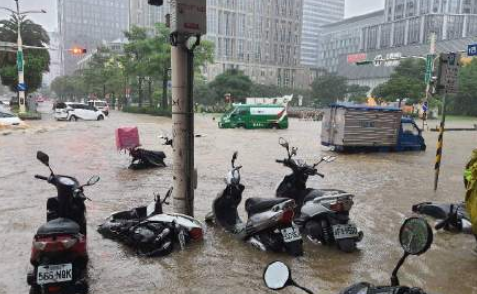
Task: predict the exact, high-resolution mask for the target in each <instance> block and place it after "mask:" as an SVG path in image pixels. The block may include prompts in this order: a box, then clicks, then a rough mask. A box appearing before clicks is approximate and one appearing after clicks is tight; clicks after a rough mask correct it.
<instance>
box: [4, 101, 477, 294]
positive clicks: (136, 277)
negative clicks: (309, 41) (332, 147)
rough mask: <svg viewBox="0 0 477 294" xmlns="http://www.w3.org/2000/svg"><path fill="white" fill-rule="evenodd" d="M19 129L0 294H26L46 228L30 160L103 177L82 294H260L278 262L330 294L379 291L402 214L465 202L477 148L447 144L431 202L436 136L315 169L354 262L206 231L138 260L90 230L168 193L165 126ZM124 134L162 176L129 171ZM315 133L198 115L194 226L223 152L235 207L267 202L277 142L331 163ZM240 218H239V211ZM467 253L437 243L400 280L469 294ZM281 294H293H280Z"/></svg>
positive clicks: (222, 167) (450, 139) (311, 126)
mask: <svg viewBox="0 0 477 294" xmlns="http://www.w3.org/2000/svg"><path fill="white" fill-rule="evenodd" d="M46 109H47V108H46ZM471 123H473V122H463V123H461V124H463V125H468V126H470V125H471ZM29 124H30V128H29V129H27V130H19V131H12V132H11V134H9V135H6V136H0V201H1V202H0V215H1V218H0V234H1V236H2V238H1V242H0V261H1V263H0V264H1V265H0V294H6V293H8V294H11V293H27V292H28V287H27V284H26V273H27V269H28V263H29V261H28V260H29V254H30V246H31V238H32V237H33V234H34V232H35V230H36V229H37V228H38V226H39V225H41V224H42V222H44V221H45V218H46V216H45V206H46V200H47V198H48V197H50V196H52V195H54V193H55V189H54V187H53V186H50V185H48V184H46V183H45V182H42V181H38V180H35V179H34V178H33V176H34V175H35V174H43V175H47V174H48V170H47V169H46V168H45V167H44V166H42V165H41V164H40V163H39V162H38V161H37V160H36V151H37V150H43V151H45V152H47V153H48V154H49V155H50V163H51V165H52V167H53V169H54V171H56V172H57V173H62V174H67V175H72V176H75V177H77V178H78V179H79V180H80V181H83V182H84V181H86V180H87V179H88V178H89V177H90V176H92V175H94V174H97V175H99V176H101V181H100V182H99V183H98V184H97V185H96V186H94V187H90V188H87V189H86V191H85V193H86V195H87V196H89V197H90V198H92V199H93V201H92V202H88V203H87V207H88V216H87V218H88V229H89V236H88V237H89V240H88V242H89V244H88V251H89V255H90V264H89V277H90V287H91V289H90V293H98V294H102V293H141V294H152V293H269V292H267V290H265V287H264V285H263V282H262V273H263V268H264V267H265V266H266V264H267V263H269V262H271V261H273V260H277V259H280V260H283V261H285V262H287V263H288V264H289V265H290V266H291V268H292V270H293V276H294V279H295V280H296V281H297V282H299V283H301V284H302V285H303V286H306V287H309V288H311V289H312V290H313V291H316V293H324V294H327V293H330V294H331V293H337V292H339V290H341V289H343V288H344V287H345V286H348V285H350V284H351V283H355V282H359V281H369V282H371V283H376V284H389V277H390V273H391V271H392V270H393V268H394V266H395V264H396V263H397V261H398V259H399V257H400V255H401V253H402V249H401V247H400V246H399V242H398V232H399V227H400V225H401V223H402V221H403V220H404V219H405V218H406V217H407V216H410V215H412V213H411V206H412V205H413V204H414V203H417V202H422V201H427V200H429V201H460V200H461V199H463V195H464V188H463V184H462V176H461V175H462V170H463V167H464V165H465V163H466V160H467V158H468V156H469V155H470V152H471V150H472V149H473V148H475V147H477V146H476V145H477V144H476V143H477V132H450V133H447V134H446V135H445V151H444V162H443V166H442V173H441V181H440V188H439V190H438V192H437V193H434V192H433V176H434V173H433V166H434V157H435V147H434V146H435V142H436V139H437V134H436V133H430V132H427V133H426V134H425V136H426V139H427V144H428V151H427V152H411V153H381V154H353V155H340V156H339V158H338V160H336V161H335V162H333V163H331V164H328V165H323V166H322V168H321V171H322V172H323V173H325V174H326V178H325V179H323V180H322V179H314V178H313V179H310V181H309V186H311V187H328V188H340V189H344V190H347V191H350V192H352V193H354V194H355V195H356V198H355V202H356V204H355V206H354V208H353V210H352V213H351V214H352V219H353V220H354V221H355V222H356V223H357V224H358V225H359V226H360V227H361V229H362V230H363V231H364V233H365V238H364V240H363V241H362V242H361V243H360V245H359V247H360V251H359V252H356V253H354V254H344V253H341V252H339V251H337V250H336V249H335V248H325V247H322V246H315V245H312V244H310V243H308V242H305V255H304V256H303V257H301V258H291V257H288V256H286V255H280V254H272V253H263V252H260V251H258V250H257V249H255V248H253V247H251V246H249V245H247V244H243V243H241V242H240V241H237V240H235V239H234V238H233V237H232V236H230V235H227V234H226V233H224V232H223V231H222V230H221V229H218V228H214V227H208V230H207V233H206V239H205V241H204V243H203V244H196V245H192V246H190V247H187V249H186V250H184V251H182V252H177V251H176V252H174V253H173V254H172V255H170V256H168V257H164V258H155V259H147V258H138V257H136V256H135V254H134V252H132V251H131V250H128V249H127V248H125V247H124V246H122V245H119V244H118V243H116V242H114V241H111V240H107V239H103V238H102V236H101V235H99V234H98V233H97V232H96V227H97V225H99V224H100V223H101V222H102V221H103V219H104V218H105V217H107V216H108V215H109V214H110V213H111V212H113V211H117V210H124V209H129V208H132V207H134V206H137V205H141V204H144V203H148V202H149V201H150V200H151V199H152V198H153V193H154V192H160V193H161V194H164V193H165V192H166V190H167V189H168V188H169V186H170V185H171V182H172V178H171V173H172V169H171V167H170V166H171V164H172V162H171V160H172V150H171V149H170V147H164V146H161V145H160V143H161V142H160V140H159V139H158V138H157V136H158V135H160V134H162V133H170V132H171V120H170V119H168V118H157V117H151V116H145V115H133V114H124V113H119V112H112V114H111V115H110V117H109V118H108V119H107V120H105V121H100V122H96V121H95V122H77V123H69V122H56V121H54V120H52V119H51V118H50V117H48V116H45V118H44V120H42V121H36V122H30V123H29ZM434 124H435V123H434ZM434 124H432V126H434ZM132 125H136V126H138V127H139V130H140V136H141V141H142V144H143V146H144V147H145V148H150V149H158V150H164V151H165V152H166V154H167V156H168V158H167V159H166V162H167V163H168V165H169V167H167V168H165V169H155V170H147V171H132V170H128V169H127V166H128V163H129V159H128V156H127V155H126V154H124V153H119V152H117V151H116V148H115V139H114V131H115V129H116V128H117V127H120V126H132ZM449 125H452V123H450V124H449ZM320 129H321V125H320V123H319V122H303V121H298V120H291V122H290V128H289V129H288V130H220V129H218V128H217V125H216V122H214V121H213V120H212V116H210V115H206V116H203V115H197V116H196V132H197V133H201V134H205V135H206V136H205V137H203V138H197V139H196V153H195V158H196V166H197V168H198V171H199V186H198V189H197V190H196V202H195V207H196V217H197V218H198V219H199V220H203V219H204V216H205V214H206V213H207V212H208V211H209V210H210V207H211V203H212V201H213V199H214V197H215V195H216V194H217V192H219V191H220V190H221V189H223V188H224V182H223V178H224V175H225V173H226V172H227V170H228V168H229V164H230V158H231V156H232V153H233V151H235V150H237V151H239V163H240V164H242V165H243V166H244V167H243V170H242V183H243V184H244V185H245V186H246V190H245V192H244V198H246V197H251V196H253V197H273V195H274V190H275V187H276V185H277V184H278V183H279V182H280V181H281V180H282V178H283V176H285V175H286V174H287V173H288V170H287V169H286V168H284V167H282V166H280V165H278V164H277V163H275V159H282V158H283V157H284V156H285V151H284V150H283V149H282V148H281V147H280V146H279V145H278V144H277V142H278V138H279V137H280V136H283V137H286V138H287V139H288V140H289V141H290V142H291V144H292V145H294V146H297V147H298V148H299V149H298V154H299V156H300V157H303V158H305V159H307V160H308V161H310V162H311V161H312V160H315V159H318V158H319V157H320V156H322V155H324V154H330V153H331V152H329V151H327V150H326V148H322V147H321V146H320V144H319V143H320V141H319V134H320ZM244 201H245V199H244ZM244 201H243V202H244ZM171 209H172V207H166V210H171ZM239 209H240V212H241V215H242V216H243V217H245V213H244V212H243V204H242V205H241V206H240V207H239ZM475 245H476V242H475V240H474V239H473V238H471V237H470V236H467V235H453V234H450V233H442V232H440V233H438V234H437V235H436V236H435V243H434V245H433V246H432V247H431V249H430V250H429V252H428V253H426V254H425V255H423V256H420V257H411V258H409V259H408V262H407V263H406V264H405V265H404V267H403V268H402V270H401V272H400V278H401V282H402V283H403V284H406V285H413V286H417V287H422V288H424V289H425V290H426V291H428V292H429V293H441V294H445V293H447V294H476V293H477V282H476V280H475V276H474V273H475V272H476V271H477V256H474V255H472V253H471V251H472V249H473V247H474V246H475ZM283 293H300V292H299V290H294V289H287V290H284V291H283Z"/></svg>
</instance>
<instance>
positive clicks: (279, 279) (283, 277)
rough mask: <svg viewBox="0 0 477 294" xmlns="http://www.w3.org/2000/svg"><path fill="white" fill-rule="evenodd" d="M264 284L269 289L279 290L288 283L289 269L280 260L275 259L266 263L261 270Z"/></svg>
mask: <svg viewBox="0 0 477 294" xmlns="http://www.w3.org/2000/svg"><path fill="white" fill-rule="evenodd" d="M263 280H264V282H265V285H266V286H267V287H268V288H269V289H271V290H281V289H284V288H286V287H287V286H289V285H290V283H291V281H292V279H291V270H290V268H289V267H288V266H287V265H286V264H284V263H283V262H281V261H275V262H272V263H270V264H269V265H267V267H266V268H265V271H264V272H263Z"/></svg>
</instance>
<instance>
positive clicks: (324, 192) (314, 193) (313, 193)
mask: <svg viewBox="0 0 477 294" xmlns="http://www.w3.org/2000/svg"><path fill="white" fill-rule="evenodd" d="M332 194H346V192H345V191H342V190H335V189H319V190H316V189H312V190H310V192H309V193H308V194H307V195H306V196H305V199H304V200H303V203H306V202H308V201H313V200H315V199H316V198H321V197H324V196H328V195H329V196H331V195H332Z"/></svg>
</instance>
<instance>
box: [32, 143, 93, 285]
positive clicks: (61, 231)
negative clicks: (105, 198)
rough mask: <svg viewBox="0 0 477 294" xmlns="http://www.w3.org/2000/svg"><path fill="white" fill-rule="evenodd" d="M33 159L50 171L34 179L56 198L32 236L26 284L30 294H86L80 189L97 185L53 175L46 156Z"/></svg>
mask: <svg viewBox="0 0 477 294" xmlns="http://www.w3.org/2000/svg"><path fill="white" fill-rule="evenodd" d="M37 159H38V160H39V161H41V162H42V163H43V164H44V165H46V166H47V167H48V168H49V169H50V172H51V174H50V176H48V177H45V176H40V175H35V178H37V179H39V180H44V181H47V182H48V183H49V184H51V185H53V186H55V187H56V189H57V191H58V195H57V196H56V197H52V198H49V199H48V202H47V214H46V220H47V223H45V224H44V225H42V226H41V227H40V228H39V229H38V231H37V232H36V234H35V237H34V238H33V243H32V250H31V257H30V263H31V264H32V265H33V270H32V271H30V272H29V273H28V276H27V282H28V284H29V285H30V286H31V288H30V293H31V294H40V293H41V294H46V293H61V294H63V293H72V294H76V293H86V292H87V291H88V286H87V283H86V265H87V262H88V254H87V251H86V248H87V246H86V206H85V205H84V201H85V200H86V199H89V198H87V197H86V196H85V195H84V193H83V190H84V187H87V186H92V185H94V184H96V183H97V182H98V181H99V177H98V176H94V177H92V178H91V179H89V180H88V182H87V183H86V184H84V185H80V184H79V182H78V180H77V179H75V178H73V177H70V176H63V175H56V174H55V173H53V170H52V169H51V167H50V164H49V157H48V155H47V154H45V153H43V152H41V151H38V153H37Z"/></svg>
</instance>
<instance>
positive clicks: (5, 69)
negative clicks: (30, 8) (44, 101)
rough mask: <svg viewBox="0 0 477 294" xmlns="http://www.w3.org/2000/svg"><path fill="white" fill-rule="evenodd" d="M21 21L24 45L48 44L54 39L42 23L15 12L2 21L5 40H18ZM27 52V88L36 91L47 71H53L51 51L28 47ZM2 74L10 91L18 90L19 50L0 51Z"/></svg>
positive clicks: (1, 26)
mask: <svg viewBox="0 0 477 294" xmlns="http://www.w3.org/2000/svg"><path fill="white" fill-rule="evenodd" d="M19 21H20V22H21V35H22V40H23V45H28V46H36V47H44V44H49V43H50V38H49V37H48V34H47V32H46V31H45V30H44V29H43V28H42V27H41V26H40V25H38V24H36V23H34V22H32V21H31V20H28V19H26V18H25V17H20V19H18V18H17V17H16V16H12V18H11V19H9V20H1V21H0V36H1V38H0V39H1V41H4V42H10V43H15V44H16V43H17V24H18V22H19ZM23 54H24V67H25V68H24V74H25V83H26V84H27V87H28V88H27V91H28V92H29V93H33V92H35V91H36V90H37V89H38V88H39V87H41V83H42V79H43V73H44V72H48V71H49V69H50V68H49V66H50V54H49V52H48V50H41V49H27V48H25V49H24V50H23ZM0 78H1V80H2V84H3V85H5V86H8V87H9V89H10V91H12V92H17V85H18V69H17V64H16V52H6V51H0Z"/></svg>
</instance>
